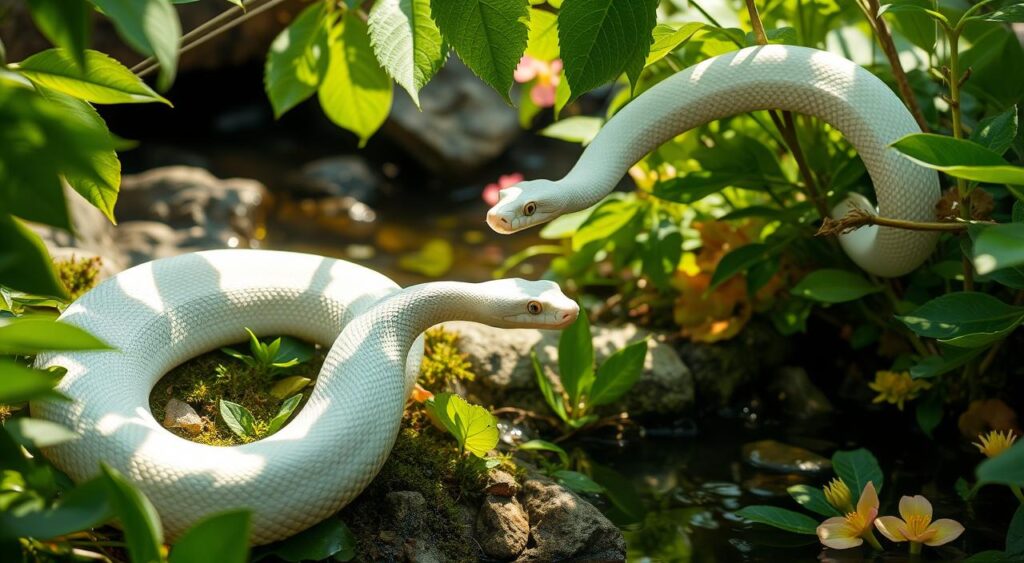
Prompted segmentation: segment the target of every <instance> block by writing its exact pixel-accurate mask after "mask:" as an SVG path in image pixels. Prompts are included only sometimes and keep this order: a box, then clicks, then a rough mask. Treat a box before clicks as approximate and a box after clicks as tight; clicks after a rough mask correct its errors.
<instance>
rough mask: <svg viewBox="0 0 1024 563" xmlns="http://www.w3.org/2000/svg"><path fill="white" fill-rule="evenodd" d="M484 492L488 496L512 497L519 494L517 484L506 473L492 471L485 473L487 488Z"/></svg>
mask: <svg viewBox="0 0 1024 563" xmlns="http://www.w3.org/2000/svg"><path fill="white" fill-rule="evenodd" d="M484 491H485V492H486V493H487V494H489V495H495V496H499V497H514V496H516V494H518V493H519V483H516V478H515V477H513V476H511V475H509V474H508V473H506V472H504V471H500V470H497V469H492V470H491V471H490V472H488V473H487V487H486V488H485V489H484Z"/></svg>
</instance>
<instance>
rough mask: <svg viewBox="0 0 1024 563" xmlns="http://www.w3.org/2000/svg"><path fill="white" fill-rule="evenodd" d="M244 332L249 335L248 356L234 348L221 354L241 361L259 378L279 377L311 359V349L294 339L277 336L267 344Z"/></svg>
mask: <svg viewBox="0 0 1024 563" xmlns="http://www.w3.org/2000/svg"><path fill="white" fill-rule="evenodd" d="M245 331H246V332H247V333H249V354H243V353H241V352H239V351H237V350H235V349H234V348H221V352H224V353H225V354H227V355H229V356H231V357H232V358H235V359H236V360H241V361H242V362H244V363H245V365H247V366H249V367H250V368H252V369H253V370H254V371H255V372H256V374H257V375H258V376H260V377H274V376H276V375H280V374H281V373H284V372H286V371H288V369H289V368H291V367H294V366H297V365H299V364H301V363H302V362H307V361H309V359H310V358H311V357H313V348H312V347H310V346H309V345H308V344H305V343H303V342H301V341H299V340H296V339H294V338H291V337H288V336H279V337H277V338H275V339H274V340H272V341H271V342H270V344H267V343H266V342H263V341H261V340H260V339H259V338H257V337H256V333H254V332H253V331H252V330H249V329H248V328H246V329H245Z"/></svg>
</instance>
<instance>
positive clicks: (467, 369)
mask: <svg viewBox="0 0 1024 563" xmlns="http://www.w3.org/2000/svg"><path fill="white" fill-rule="evenodd" d="M458 342H459V335H458V333H455V332H451V331H447V330H445V329H444V327H436V328H432V329H430V330H428V331H427V332H426V333H425V339H424V349H423V363H422V364H421V365H420V384H421V385H423V386H424V387H426V388H427V389H440V388H443V387H445V386H446V384H447V383H449V382H451V381H473V379H475V378H476V375H475V374H474V373H473V371H472V369H471V368H472V365H471V364H470V363H469V360H467V359H466V358H467V357H468V355H467V354H463V353H462V352H460V351H459V348H458Z"/></svg>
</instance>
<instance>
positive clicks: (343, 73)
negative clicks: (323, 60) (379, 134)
mask: <svg viewBox="0 0 1024 563" xmlns="http://www.w3.org/2000/svg"><path fill="white" fill-rule="evenodd" d="M329 44H330V63H329V64H328V66H327V75H326V76H325V77H324V80H323V83H322V84H321V85H320V90H319V98H320V106H321V107H323V110H324V113H325V114H327V117H328V118H329V119H330V120H331V121H333V122H334V123H335V124H337V125H338V126H339V127H342V128H344V129H348V130H349V131H351V132H353V133H355V134H356V135H357V136H358V137H359V146H360V147H363V146H365V145H366V141H368V140H369V139H370V137H371V136H372V135H373V134H374V133H375V132H376V131H377V129H380V126H381V125H383V124H384V120H385V119H387V117H388V112H389V111H391V96H392V88H391V78H389V77H388V74H387V73H386V72H384V69H382V68H381V67H380V64H379V63H378V62H377V58H376V57H375V56H374V54H373V49H372V48H371V47H370V36H369V35H368V33H367V28H366V22H364V21H363V20H362V19H360V18H359V16H358V14H357V13H356V11H355V10H349V11H348V12H347V13H346V14H345V17H344V18H342V20H341V22H340V23H339V24H338V25H336V26H335V27H334V28H333V29H331V32H330V40H329Z"/></svg>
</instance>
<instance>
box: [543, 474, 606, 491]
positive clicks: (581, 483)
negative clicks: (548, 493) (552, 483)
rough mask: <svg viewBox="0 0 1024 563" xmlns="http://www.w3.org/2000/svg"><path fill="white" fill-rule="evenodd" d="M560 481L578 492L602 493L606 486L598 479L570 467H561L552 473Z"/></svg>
mask: <svg viewBox="0 0 1024 563" xmlns="http://www.w3.org/2000/svg"><path fill="white" fill-rule="evenodd" d="M551 476H552V477H554V478H555V479H556V480H557V481H558V482H559V483H561V484H562V485H565V486H566V487H569V488H570V489H572V490H574V491H576V492H577V493H602V492H604V487H602V486H601V485H599V484H597V482H596V481H594V480H593V479H591V478H590V477H587V476H586V475H584V474H582V473H580V472H579V471H571V470H569V469H559V470H558V471H555V472H554V473H552V474H551Z"/></svg>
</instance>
